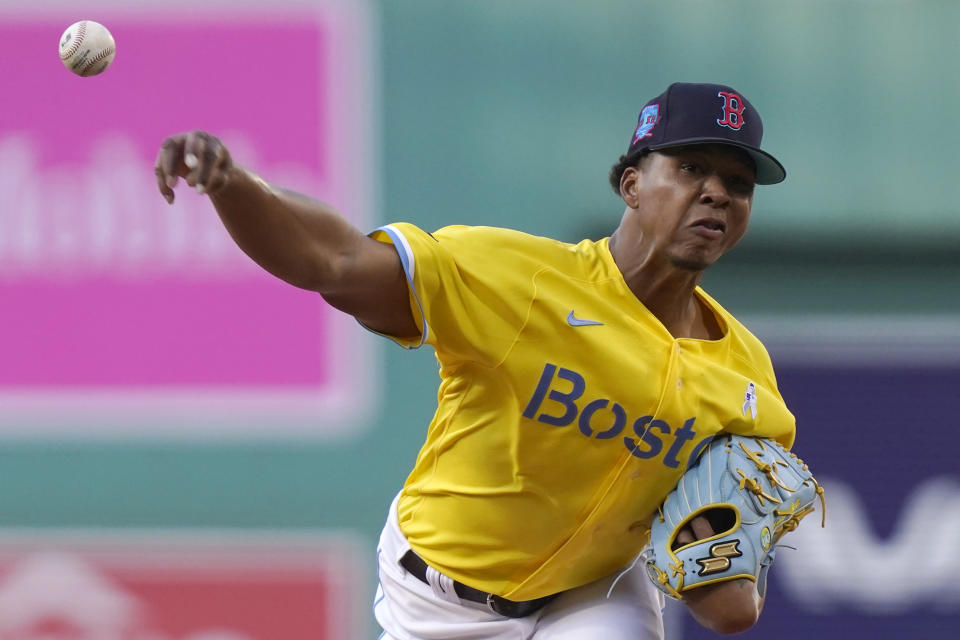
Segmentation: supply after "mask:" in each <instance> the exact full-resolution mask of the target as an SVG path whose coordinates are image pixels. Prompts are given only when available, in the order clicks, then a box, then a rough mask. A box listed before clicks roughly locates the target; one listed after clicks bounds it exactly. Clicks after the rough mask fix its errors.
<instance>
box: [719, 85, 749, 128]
mask: <svg viewBox="0 0 960 640" xmlns="http://www.w3.org/2000/svg"><path fill="white" fill-rule="evenodd" d="M717 96H718V97H720V98H723V118H717V124H718V125H720V126H721V127H727V128H728V129H733V130H734V131H739V130H740V127H742V126H743V111H744V109H746V108H747V105H745V104H744V103H743V98H741V97H740V96H738V95H737V94H735V93H734V92H732V91H720V92H719V93H717Z"/></svg>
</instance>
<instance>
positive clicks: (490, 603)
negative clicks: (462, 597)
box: [487, 593, 503, 616]
mask: <svg viewBox="0 0 960 640" xmlns="http://www.w3.org/2000/svg"><path fill="white" fill-rule="evenodd" d="M494 602H495V601H494V599H493V594H492V593H488V594H487V609H490V611H493V612H494V613H495V614H497V615H498V616H502V615H503V614H502V613H500V612H499V611H497V608H496V607H495V606H494Z"/></svg>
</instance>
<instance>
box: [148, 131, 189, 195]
mask: <svg viewBox="0 0 960 640" xmlns="http://www.w3.org/2000/svg"><path fill="white" fill-rule="evenodd" d="M182 153H183V136H182V135H179V136H171V137H169V138H167V139H166V140H164V141H163V143H162V144H161V145H160V151H159V152H157V160H156V162H155V163H154V165H153V173H154V175H156V177H157V188H158V189H160V193H161V194H162V195H163V197H164V198H165V199H166V201H167V202H169V203H172V202H173V198H174V195H173V188H174V187H175V186H177V179H178V177H179V171H178V168H179V164H180V158H181V156H182Z"/></svg>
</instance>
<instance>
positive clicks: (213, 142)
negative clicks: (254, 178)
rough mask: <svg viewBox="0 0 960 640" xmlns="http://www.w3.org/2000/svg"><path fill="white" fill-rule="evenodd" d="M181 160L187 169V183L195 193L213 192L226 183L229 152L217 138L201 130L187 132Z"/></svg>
mask: <svg viewBox="0 0 960 640" xmlns="http://www.w3.org/2000/svg"><path fill="white" fill-rule="evenodd" d="M183 162H184V164H185V165H186V167H187V169H188V173H187V175H186V180H187V184H189V185H190V186H191V187H196V189H197V193H209V192H215V191H218V190H219V189H222V188H223V186H224V185H225V184H226V171H227V169H228V168H229V154H228V153H227V150H226V148H225V147H224V146H223V144H222V143H221V142H220V140H218V139H217V138H215V137H213V136H211V135H209V134H207V133H204V132H202V131H194V132H192V133H188V134H187V136H186V139H185V140H184V155H183Z"/></svg>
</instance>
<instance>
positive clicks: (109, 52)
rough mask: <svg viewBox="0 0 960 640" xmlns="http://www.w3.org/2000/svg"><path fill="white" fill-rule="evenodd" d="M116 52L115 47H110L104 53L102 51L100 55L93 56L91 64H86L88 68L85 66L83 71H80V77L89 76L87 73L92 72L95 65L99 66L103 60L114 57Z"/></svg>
mask: <svg viewBox="0 0 960 640" xmlns="http://www.w3.org/2000/svg"><path fill="white" fill-rule="evenodd" d="M114 51H115V49H114V48H113V47H108V48H106V49H103V50H102V51H100V53H98V54H97V55H95V56H93V58H91V59H90V62H88V63H87V64H86V66H84V67H83V69H81V70H80V75H82V76H85V75H87V71H89V70H90V67H92V66H93V65H95V64H97V63H98V62H100V61H101V60H103V59H104V58H106V57H107V56H112V55H113V52H114Z"/></svg>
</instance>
